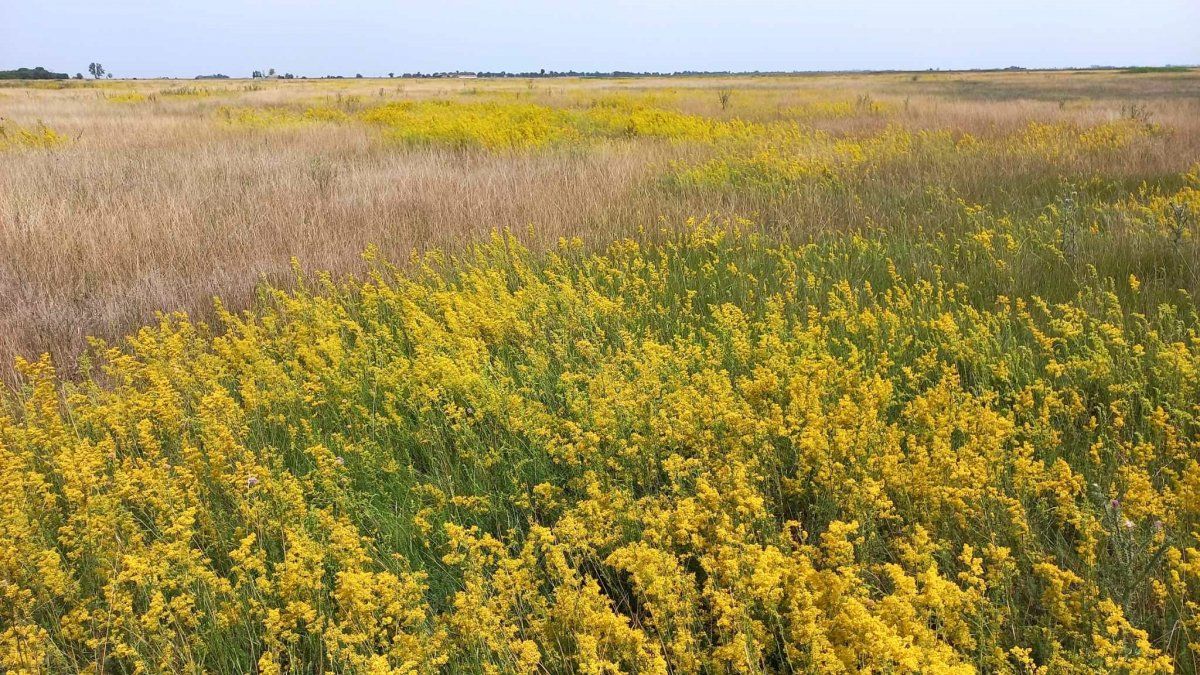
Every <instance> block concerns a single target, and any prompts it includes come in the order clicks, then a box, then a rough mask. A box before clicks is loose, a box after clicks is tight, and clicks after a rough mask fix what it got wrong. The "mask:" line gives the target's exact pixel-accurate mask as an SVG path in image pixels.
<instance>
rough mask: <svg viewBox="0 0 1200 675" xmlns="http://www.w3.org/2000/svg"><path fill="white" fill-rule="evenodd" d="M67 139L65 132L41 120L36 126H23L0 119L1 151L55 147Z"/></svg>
mask: <svg viewBox="0 0 1200 675" xmlns="http://www.w3.org/2000/svg"><path fill="white" fill-rule="evenodd" d="M67 140H68V139H67V136H65V135H64V134H61V133H59V132H57V131H55V130H54V129H51V128H50V127H48V126H46V125H45V124H42V123H40V122H39V123H38V125H37V126H36V127H23V126H20V125H17V124H12V123H10V122H4V121H0V151H4V150H15V149H21V148H34V149H36V148H41V149H46V148H54V147H58V146H60V145H63V144H65V143H66V142H67Z"/></svg>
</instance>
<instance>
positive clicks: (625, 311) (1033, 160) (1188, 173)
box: [0, 70, 1200, 675]
mask: <svg viewBox="0 0 1200 675" xmlns="http://www.w3.org/2000/svg"><path fill="white" fill-rule="evenodd" d="M0 118H3V119H2V120H0V359H3V366H2V368H3V370H2V371H0V372H2V379H3V380H4V381H5V382H6V383H8V384H6V385H5V387H4V390H3V391H2V392H0V670H3V671H5V672H13V673H43V672H51V673H60V672H62V673H67V672H92V673H102V672H103V673H167V672H172V673H178V672H186V673H209V672H219V673H435V672H447V673H458V672H479V673H576V672H582V673H618V672H631V673H663V674H666V673H672V674H675V673H776V672H779V673H787V672H817V673H827V672H829V673H832V672H873V673H973V672H1000V673H1037V674H1047V675H1048V674H1051V673H1092V672H1121V673H1170V672H1184V673H1196V672H1197V671H1198V669H1200V318H1198V315H1197V307H1196V302H1195V297H1196V294H1197V293H1198V292H1200V267H1198V265H1200V72H1197V71H1194V70H1193V71H1184V72H1166V71H1154V70H1145V71H1138V72H1123V71H1072V72H1004V73H935V72H929V73H906V74H901V73H890V74H871V75H868V74H861V75H857V74H854V75H852V74H840V75H810V76H788V77H784V76H771V77H766V76H764V77H749V76H745V77H728V78H714V77H686V78H685V77H679V78H631V79H559V78H537V79H532V80H524V79H501V80H483V79H436V80H435V79H428V80H401V79H387V80H373V79H352V80H286V81H285V80H273V79H272V80H255V81H248V80H225V81H195V82H180V81H100V82H74V81H72V82H64V83H57V82H56V83H50V84H44V83H4V84H0ZM218 297H219V298H220V300H214V298H218ZM89 337H95V338H98V339H96V340H89ZM43 354H45V355H43ZM10 364H11V365H10Z"/></svg>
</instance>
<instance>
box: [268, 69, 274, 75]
mask: <svg viewBox="0 0 1200 675" xmlns="http://www.w3.org/2000/svg"><path fill="white" fill-rule="evenodd" d="M267 77H275V69H274V68H268V69H267Z"/></svg>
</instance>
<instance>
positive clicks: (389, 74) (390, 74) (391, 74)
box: [388, 73, 396, 77]
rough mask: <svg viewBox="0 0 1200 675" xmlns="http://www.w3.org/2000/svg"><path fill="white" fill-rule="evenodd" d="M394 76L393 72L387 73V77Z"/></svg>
mask: <svg viewBox="0 0 1200 675" xmlns="http://www.w3.org/2000/svg"><path fill="white" fill-rule="evenodd" d="M395 76H396V74H395V73H388V77H395Z"/></svg>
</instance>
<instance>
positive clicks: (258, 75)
mask: <svg viewBox="0 0 1200 675" xmlns="http://www.w3.org/2000/svg"><path fill="white" fill-rule="evenodd" d="M262 76H263V73H262V71H261V70H256V71H254V72H253V73H250V77H252V78H254V79H256V80H257V79H258V78H260V77H262Z"/></svg>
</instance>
